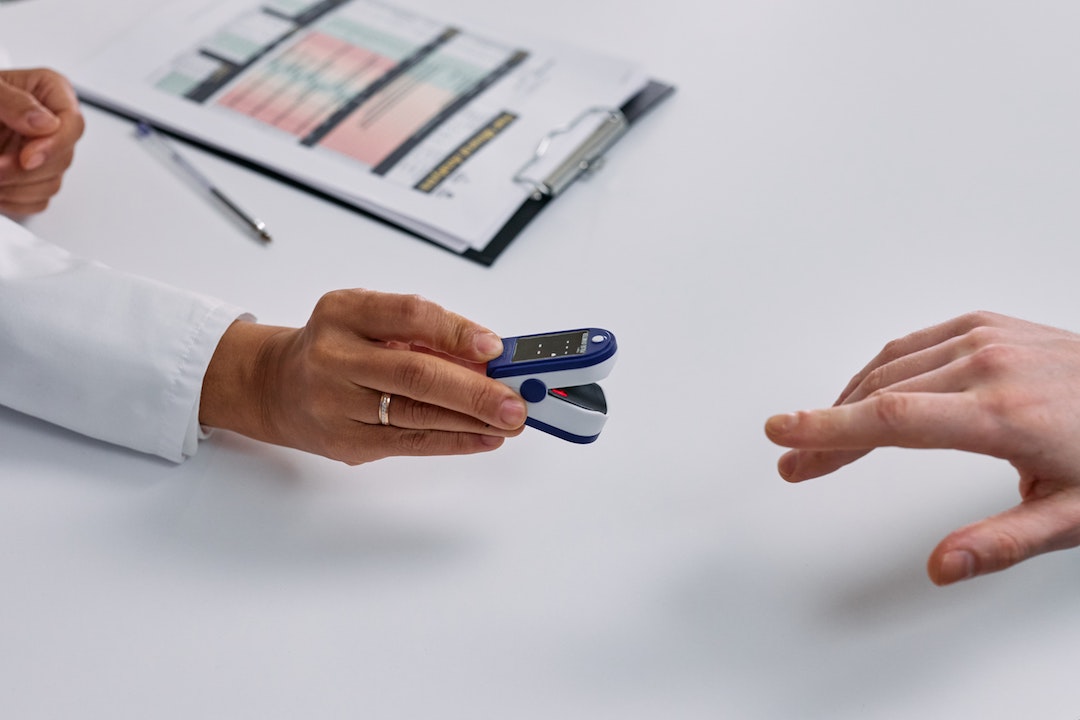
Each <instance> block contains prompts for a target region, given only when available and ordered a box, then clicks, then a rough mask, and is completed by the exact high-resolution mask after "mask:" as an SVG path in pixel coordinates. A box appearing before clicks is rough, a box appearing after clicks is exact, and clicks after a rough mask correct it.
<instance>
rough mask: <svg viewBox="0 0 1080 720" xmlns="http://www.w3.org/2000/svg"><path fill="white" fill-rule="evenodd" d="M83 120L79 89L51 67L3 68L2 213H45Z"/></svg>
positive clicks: (0, 99)
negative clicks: (77, 90) (47, 68)
mask: <svg viewBox="0 0 1080 720" xmlns="http://www.w3.org/2000/svg"><path fill="white" fill-rule="evenodd" d="M83 128H84V122H83V117H82V113H81V112H80V111H79V101H78V98H76V96H75V91H74V90H73V89H72V87H71V85H70V84H69V83H68V81H67V80H66V79H65V78H64V76H63V75H60V74H59V73H56V72H54V71H52V70H45V69H36V70H0V213H3V214H5V215H10V216H13V217H20V216H24V215H30V214H33V213H37V212H41V211H42V210H44V209H45V208H46V206H47V205H48V204H49V200H50V198H52V196H53V195H55V194H56V193H57V192H59V190H60V182H61V178H62V177H63V175H64V172H65V171H66V170H67V169H68V166H70V165H71V161H72V159H73V158H74V155H75V143H76V142H77V141H78V139H79V138H80V137H81V136H82V133H83Z"/></svg>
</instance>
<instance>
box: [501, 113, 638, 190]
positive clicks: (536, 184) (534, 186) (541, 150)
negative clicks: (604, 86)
mask: <svg viewBox="0 0 1080 720" xmlns="http://www.w3.org/2000/svg"><path fill="white" fill-rule="evenodd" d="M596 115H603V116H604V119H603V120H602V121H601V123H600V124H599V125H598V126H597V127H596V129H595V130H593V132H592V133H591V134H590V135H589V136H588V137H587V138H586V139H585V140H584V142H582V143H581V144H579V145H578V146H577V147H576V148H575V149H574V151H573V152H571V153H570V154H569V155H568V156H567V157H566V159H565V160H563V161H562V162H561V163H559V164H558V165H557V166H556V167H555V168H554V169H553V170H551V172H549V173H548V174H547V176H546V177H544V178H543V179H542V180H538V179H536V178H533V177H529V175H528V173H529V171H530V170H532V169H533V166H535V165H537V164H538V163H540V162H541V160H543V158H544V156H545V155H546V154H547V152H548V150H549V149H550V148H551V145H552V144H553V143H554V142H555V141H556V140H557V139H558V138H559V136H560V135H566V134H568V133H572V132H574V131H575V130H576V129H577V128H578V127H579V126H580V125H581V124H582V123H584V122H585V121H586V120H587V119H588V118H590V117H594V116H596ZM629 127H630V124H629V123H628V122H627V120H626V116H624V115H623V114H622V111H621V110H619V109H618V108H607V107H593V108H589V109H588V110H585V111H584V112H582V113H581V114H580V115H578V116H577V117H576V118H574V119H573V120H571V121H570V122H569V123H567V124H566V125H561V126H559V127H557V128H555V129H554V130H552V131H551V132H549V133H547V134H546V135H544V137H543V138H542V139H541V140H540V143H539V144H538V145H537V146H536V150H534V151H533V156H532V158H530V159H529V161H528V162H526V163H525V164H524V165H522V166H521V169H520V170H518V171H517V173H516V174H515V175H514V182H515V183H518V184H519V185H525V186H527V187H528V188H529V189H530V190H532V197H533V199H534V200H540V199H542V198H543V197H545V196H546V197H555V196H556V195H558V194H559V193H561V192H562V191H563V190H565V189H566V188H567V186H568V185H570V183H572V182H574V180H576V179H577V178H578V177H580V176H581V175H582V174H586V173H590V174H591V173H594V172H596V171H597V170H599V169H600V167H602V166H603V162H604V157H603V156H604V153H605V152H607V150H608V148H610V147H611V146H612V145H613V144H614V143H615V141H616V140H618V139H619V138H620V137H622V135H623V133H625V132H626V131H627V129H628V128H629Z"/></svg>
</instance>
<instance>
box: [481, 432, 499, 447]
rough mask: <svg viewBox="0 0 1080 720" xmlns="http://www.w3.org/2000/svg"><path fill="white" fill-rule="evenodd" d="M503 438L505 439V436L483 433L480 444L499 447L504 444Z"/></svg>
mask: <svg viewBox="0 0 1080 720" xmlns="http://www.w3.org/2000/svg"><path fill="white" fill-rule="evenodd" d="M503 440H505V438H502V437H499V436H498V435H481V436H480V444H481V445H484V446H487V447H489V448H497V447H499V446H500V445H502V444H503Z"/></svg>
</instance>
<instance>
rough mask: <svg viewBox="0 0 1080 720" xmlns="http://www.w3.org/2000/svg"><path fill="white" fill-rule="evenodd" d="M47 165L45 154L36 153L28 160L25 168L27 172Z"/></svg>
mask: <svg viewBox="0 0 1080 720" xmlns="http://www.w3.org/2000/svg"><path fill="white" fill-rule="evenodd" d="M44 164H45V155H44V154H43V153H34V154H33V155H31V156H30V157H29V158H27V159H26V164H25V165H24V166H23V167H24V168H26V169H27V170H37V169H38V168H39V167H41V166H42V165H44Z"/></svg>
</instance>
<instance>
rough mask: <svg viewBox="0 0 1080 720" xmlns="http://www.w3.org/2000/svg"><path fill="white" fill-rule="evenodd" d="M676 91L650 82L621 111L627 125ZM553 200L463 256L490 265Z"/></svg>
mask: <svg viewBox="0 0 1080 720" xmlns="http://www.w3.org/2000/svg"><path fill="white" fill-rule="evenodd" d="M674 92H675V86H674V85H670V84H668V83H663V82H660V81H659V80H649V82H648V84H646V85H645V87H644V88H642V89H641V90H640V91H639V92H638V93H637V94H635V95H634V96H633V97H632V98H630V99H629V100H627V101H626V102H625V103H623V106H622V107H620V108H619V111H620V112H621V113H622V114H623V117H624V118H625V119H626V122H627V124H628V125H630V126H633V125H634V124H635V123H637V122H638V121H639V120H640V119H641V118H642V117H643V116H644V115H645V114H646V113H648V112H649V111H650V110H652V109H653V108H655V107H656V106H657V105H659V104H660V102H661V101H663V100H665V99H666V98H668V97H669V96H670V95H672V94H673V93H674ZM552 200H554V198H553V197H552V196H551V195H543V196H541V197H539V198H530V199H528V200H526V201H525V203H524V204H523V205H522V206H521V207H520V208H519V209H518V211H517V212H516V213H514V214H513V215H512V216H511V217H510V219H509V220H508V221H507V222H506V224H505V225H503V227H502V229H500V230H499V232H498V233H496V234H495V237H494V238H492V239H491V242H489V243H488V244H487V245H486V246H485V247H484V249H483V250H473V249H469V250H466V251H465V252H464V253H461V255H463V256H464V257H467V258H469V259H470V260H473V261H475V262H478V263H480V264H481V265H486V266H489V267H490V266H491V265H492V264H493V263H494V262H495V260H496V259H497V258H498V257H499V255H500V254H501V253H502V251H503V250H505V249H506V248H507V246H508V245H509V244H510V242H511V241H512V240H513V239H514V238H516V237H517V236H518V234H519V233H520V232H521V231H522V230H524V229H525V227H526V226H527V225H528V224H529V223H530V222H532V220H533V218H535V217H536V216H537V215H539V214H540V211H541V210H543V209H544V208H545V207H547V206H548V203H550V202H551V201H552Z"/></svg>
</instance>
